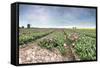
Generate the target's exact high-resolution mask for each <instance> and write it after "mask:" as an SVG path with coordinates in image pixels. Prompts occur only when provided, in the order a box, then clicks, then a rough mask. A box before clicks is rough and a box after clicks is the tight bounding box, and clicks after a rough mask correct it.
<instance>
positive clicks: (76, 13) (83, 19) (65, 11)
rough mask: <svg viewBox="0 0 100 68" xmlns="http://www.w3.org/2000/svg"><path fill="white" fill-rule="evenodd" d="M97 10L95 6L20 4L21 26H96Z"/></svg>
mask: <svg viewBox="0 0 100 68" xmlns="http://www.w3.org/2000/svg"><path fill="white" fill-rule="evenodd" d="M95 17H96V10H95V9H93V8H75V7H57V6H53V7H52V6H40V5H24V4H22V5H20V6H19V26H25V27H26V26H27V24H31V26H32V27H38V28H70V27H74V26H75V27H78V28H95V24H96V18H95Z"/></svg>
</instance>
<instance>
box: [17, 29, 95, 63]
mask: <svg viewBox="0 0 100 68" xmlns="http://www.w3.org/2000/svg"><path fill="white" fill-rule="evenodd" d="M80 60H96V30H95V29H71V28H70V29H68V28H20V29H19V63H20V64H23V63H41V62H42V63H43V62H58V61H80Z"/></svg>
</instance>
